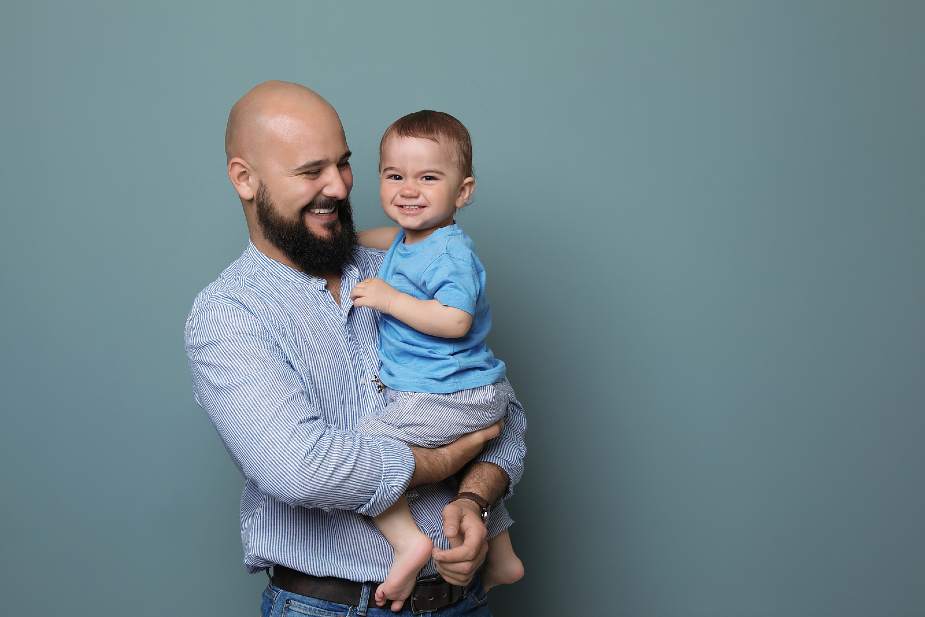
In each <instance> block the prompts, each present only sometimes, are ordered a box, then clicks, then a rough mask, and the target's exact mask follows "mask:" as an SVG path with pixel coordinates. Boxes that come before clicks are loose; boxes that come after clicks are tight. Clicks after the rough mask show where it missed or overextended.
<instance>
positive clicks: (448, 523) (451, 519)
mask: <svg viewBox="0 0 925 617" xmlns="http://www.w3.org/2000/svg"><path fill="white" fill-rule="evenodd" d="M461 518H462V512H460V510H459V508H453V507H446V508H444V509H443V535H445V536H446V538H447V540H450V541H451V542H452V540H453V539H454V538H456V536H457V534H459V520H460V519H461Z"/></svg>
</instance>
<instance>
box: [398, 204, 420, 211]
mask: <svg viewBox="0 0 925 617" xmlns="http://www.w3.org/2000/svg"><path fill="white" fill-rule="evenodd" d="M395 205H396V206H398V207H399V208H401V209H402V210H420V209H421V208H423V207H424V205H423V204H395Z"/></svg>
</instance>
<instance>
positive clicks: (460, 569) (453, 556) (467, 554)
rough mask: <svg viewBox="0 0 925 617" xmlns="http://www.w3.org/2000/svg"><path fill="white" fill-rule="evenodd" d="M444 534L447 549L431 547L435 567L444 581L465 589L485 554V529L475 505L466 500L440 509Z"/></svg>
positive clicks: (486, 548)
mask: <svg viewBox="0 0 925 617" xmlns="http://www.w3.org/2000/svg"><path fill="white" fill-rule="evenodd" d="M443 534H444V535H445V536H446V538H447V540H449V541H450V548H449V550H441V549H438V548H436V547H435V548H434V552H433V558H434V565H435V566H436V568H437V572H439V573H440V576H442V577H443V579H444V580H445V581H446V582H448V583H450V584H452V585H459V586H461V587H465V586H466V585H468V584H469V583H470V581H472V577H473V576H475V573H476V572H477V571H478V569H479V568H480V567H482V564H483V563H484V562H485V556H486V555H487V554H488V530H487V529H486V528H485V523H483V522H482V516H481V510H480V509H479V506H478V504H476V503H475V502H474V501H470V500H468V499H457V500H456V501H451V502H450V503H448V504H447V505H446V507H445V508H443Z"/></svg>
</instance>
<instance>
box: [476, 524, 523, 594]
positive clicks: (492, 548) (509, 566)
mask: <svg viewBox="0 0 925 617" xmlns="http://www.w3.org/2000/svg"><path fill="white" fill-rule="evenodd" d="M523 577H524V564H523V563H522V562H521V561H520V557H518V556H517V554H516V553H515V552H514V547H513V546H512V545H511V535H510V534H509V533H508V532H507V530H504V531H502V532H501V533H499V534H498V535H497V536H495V537H494V538H492V539H491V540H489V541H488V556H487V557H486V558H485V569H484V570H483V571H482V586H483V587H485V591H488V590H489V589H491V588H492V587H494V586H495V585H510V584H511V583H516V582H517V581H519V580H520V579H522V578H523Z"/></svg>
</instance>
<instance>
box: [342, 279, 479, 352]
mask: <svg viewBox="0 0 925 617" xmlns="http://www.w3.org/2000/svg"><path fill="white" fill-rule="evenodd" d="M350 297H351V298H352V299H353V305H354V306H368V307H371V308H374V309H376V310H377V311H379V312H381V313H385V314H386V315H391V316H392V317H394V318H395V319H397V320H399V321H401V322H403V323H405V324H407V325H409V326H411V327H412V328H414V329H415V330H417V331H418V332H423V333H424V334H429V335H431V336H439V337H441V338H461V337H463V336H466V334H468V333H469V328H471V327H472V315H470V314H469V313H467V312H466V311H463V310H460V309H458V308H453V307H452V306H444V305H443V304H441V303H440V302H439V301H437V300H418V299H417V298H415V297H414V296H409V295H408V294H406V293H402V292H400V291H398V290H397V289H395V288H394V287H392V286H391V285H389V284H388V283H386V282H385V281H383V280H382V279H366V280H365V281H361V282H360V283H358V284H357V285H356V287H354V288H353V291H352V292H351V293H350Z"/></svg>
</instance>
